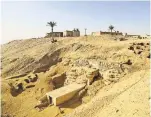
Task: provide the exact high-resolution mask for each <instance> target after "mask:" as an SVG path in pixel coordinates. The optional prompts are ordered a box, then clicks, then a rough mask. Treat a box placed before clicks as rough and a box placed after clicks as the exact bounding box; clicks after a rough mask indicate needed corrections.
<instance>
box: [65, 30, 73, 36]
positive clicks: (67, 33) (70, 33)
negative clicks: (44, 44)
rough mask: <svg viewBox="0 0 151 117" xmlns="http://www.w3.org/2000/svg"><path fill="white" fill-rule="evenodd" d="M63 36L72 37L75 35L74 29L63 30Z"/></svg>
mask: <svg viewBox="0 0 151 117" xmlns="http://www.w3.org/2000/svg"><path fill="white" fill-rule="evenodd" d="M63 36H64V37H72V36H73V31H69V30H66V31H64V32H63Z"/></svg>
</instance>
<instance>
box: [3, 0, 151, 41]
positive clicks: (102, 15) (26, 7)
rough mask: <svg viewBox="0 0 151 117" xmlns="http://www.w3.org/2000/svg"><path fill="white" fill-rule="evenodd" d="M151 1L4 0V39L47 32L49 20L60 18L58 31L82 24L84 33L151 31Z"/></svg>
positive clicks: (137, 32) (35, 35) (8, 39)
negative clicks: (28, 0) (85, 30)
mask: <svg viewBox="0 0 151 117" xmlns="http://www.w3.org/2000/svg"><path fill="white" fill-rule="evenodd" d="M149 9H150V3H149V2H147V1H146V2H145V1H138V2H136V1H135V2H131V1H126V2H122V1H106V2H103V1H97V2H93V1H89V2H88V1H83V2H81V1H75V2H73V1H68V2H63V1H62V2H61V1H60V2H59V1H56V2H52V1H47V2H42V1H37V2H36V1H34V2H27V1H24V2H21V1H20V2H19V1H16V2H15V1H14V2H2V15H1V16H2V40H1V43H6V42H9V41H11V40H14V39H24V38H32V37H41V36H45V34H46V33H47V32H50V31H51V28H50V27H47V26H46V23H47V22H48V21H56V22H57V27H55V28H54V31H64V30H66V29H67V30H72V29H73V28H79V29H80V31H81V33H82V34H83V33H84V28H87V29H88V30H87V33H89V34H90V33H91V32H93V31H99V30H102V31H107V30H108V26H109V25H110V24H112V25H114V26H115V30H119V31H122V32H124V33H126V32H127V33H131V34H149V32H150V31H149V29H150V16H149V15H150V10H149Z"/></svg>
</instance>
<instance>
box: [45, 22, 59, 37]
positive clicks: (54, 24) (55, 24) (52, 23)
mask: <svg viewBox="0 0 151 117" xmlns="http://www.w3.org/2000/svg"><path fill="white" fill-rule="evenodd" d="M47 26H50V27H51V32H52V34H53V28H54V27H55V26H57V23H56V22H52V21H50V22H47Z"/></svg>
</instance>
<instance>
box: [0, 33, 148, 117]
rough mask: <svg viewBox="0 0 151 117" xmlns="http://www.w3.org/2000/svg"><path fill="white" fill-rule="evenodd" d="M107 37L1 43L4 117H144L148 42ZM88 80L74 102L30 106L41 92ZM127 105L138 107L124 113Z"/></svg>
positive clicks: (35, 101)
mask: <svg viewBox="0 0 151 117" xmlns="http://www.w3.org/2000/svg"><path fill="white" fill-rule="evenodd" d="M111 38H113V37H91V36H87V37H79V38H60V39H59V40H58V41H57V42H55V43H51V40H50V39H47V38H42V39H28V40H19V41H12V42H10V43H7V44H4V45H2V66H1V69H2V99H1V100H2V114H3V116H7V115H8V116H16V117H41V116H50V113H51V117H60V116H64V115H66V116H70V117H84V116H87V117H98V116H99V115H102V116H106V117H107V116H108V117H109V116H111V115H112V116H113V117H114V116H115V117H116V116H120V115H121V116H124V117H127V116H131V117H132V116H133V114H134V113H135V111H137V112H136V113H135V114H134V115H137V116H140V117H147V116H148V113H149V106H148V103H147V100H148V97H145V96H148V95H149V92H148V90H149V81H148V80H147V79H148V78H149V72H148V70H149V69H150V66H149V63H150V54H149V50H150V49H149V46H150V43H149V40H133V39H131V40H124V41H116V40H114V39H111ZM144 73H146V74H145V75H146V76H145V77H143V75H144ZM88 77H89V78H90V77H91V78H92V79H93V78H94V80H93V81H92V83H90V85H89V86H87V87H85V88H84V89H83V90H81V91H80V92H79V94H78V95H79V96H77V97H78V98H77V97H76V96H75V98H76V99H73V100H70V101H69V102H66V103H65V104H63V105H61V106H60V107H55V106H48V107H45V108H44V110H43V111H38V110H36V109H35V108H34V107H35V105H36V104H37V103H38V101H39V100H40V99H41V98H42V97H44V96H45V93H47V92H49V91H52V90H55V89H57V88H60V87H62V86H64V85H68V84H72V83H75V82H76V83H80V84H83V83H84V84H88V80H87V78H88ZM139 79H140V81H139ZM145 83H147V84H146V85H145ZM134 84H136V85H134ZM142 87H145V88H142ZM140 92H141V93H140ZM139 94H143V95H139ZM125 97H127V98H125ZM138 97H139V98H138ZM129 100H130V101H129ZM138 101H139V104H140V105H137V104H136V102H138ZM114 105H116V107H115V106H114ZM124 105H125V106H124ZM130 106H133V107H135V106H136V107H137V108H135V109H132V110H131V112H130V114H128V113H129V111H130V110H128V109H129V108H130ZM143 107H144V108H145V110H144V109H143ZM75 108H76V109H75ZM126 108H128V109H127V110H125V109H126ZM101 110H102V111H101ZM113 110H114V111H113ZM72 111H73V112H72ZM142 111H143V113H141V112H142ZM108 112H110V113H111V114H109V113H108ZM69 113H70V114H69ZM68 114H69V115H68Z"/></svg>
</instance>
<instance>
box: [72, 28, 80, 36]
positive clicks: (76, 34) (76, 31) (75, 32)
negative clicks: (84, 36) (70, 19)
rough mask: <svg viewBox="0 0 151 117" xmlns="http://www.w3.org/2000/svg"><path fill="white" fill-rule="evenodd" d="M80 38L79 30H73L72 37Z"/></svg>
mask: <svg viewBox="0 0 151 117" xmlns="http://www.w3.org/2000/svg"><path fill="white" fill-rule="evenodd" d="M79 36H80V31H79V29H74V30H73V37H79Z"/></svg>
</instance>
